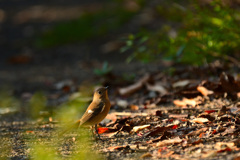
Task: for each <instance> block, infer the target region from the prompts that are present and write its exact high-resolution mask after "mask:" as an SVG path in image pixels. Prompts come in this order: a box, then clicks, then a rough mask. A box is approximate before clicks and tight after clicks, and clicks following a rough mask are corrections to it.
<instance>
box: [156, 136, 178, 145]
mask: <svg viewBox="0 0 240 160" xmlns="http://www.w3.org/2000/svg"><path fill="white" fill-rule="evenodd" d="M181 142H182V139H180V138H179V137H176V138H173V139H168V140H163V141H160V142H158V143H157V144H156V146H157V147H163V146H168V145H174V144H179V143H181Z"/></svg>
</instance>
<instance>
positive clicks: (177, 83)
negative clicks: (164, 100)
mask: <svg viewBox="0 0 240 160" xmlns="http://www.w3.org/2000/svg"><path fill="white" fill-rule="evenodd" d="M188 84H190V80H181V81H177V82H175V83H173V84H172V86H173V88H177V87H185V86H186V85H188Z"/></svg>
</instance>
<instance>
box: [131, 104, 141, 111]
mask: <svg viewBox="0 0 240 160" xmlns="http://www.w3.org/2000/svg"><path fill="white" fill-rule="evenodd" d="M130 108H131V111H137V110H139V107H138V106H137V105H133V104H132V105H130Z"/></svg>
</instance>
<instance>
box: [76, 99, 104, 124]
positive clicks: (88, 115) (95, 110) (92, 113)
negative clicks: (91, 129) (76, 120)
mask: <svg viewBox="0 0 240 160" xmlns="http://www.w3.org/2000/svg"><path fill="white" fill-rule="evenodd" d="M91 105H93V106H95V105H94V104H91ZM96 106H97V107H91V106H90V107H89V108H90V109H88V110H87V111H86V112H85V113H84V115H83V116H82V118H81V122H80V125H82V124H85V123H86V124H87V122H88V121H91V119H92V118H94V117H96V116H97V115H98V114H99V113H101V112H102V111H103V110H104V107H105V104H104V103H103V102H100V103H99V104H97V105H96Z"/></svg>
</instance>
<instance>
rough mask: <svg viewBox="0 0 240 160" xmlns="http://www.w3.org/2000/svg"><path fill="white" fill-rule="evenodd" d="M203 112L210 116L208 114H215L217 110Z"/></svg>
mask: <svg viewBox="0 0 240 160" xmlns="http://www.w3.org/2000/svg"><path fill="white" fill-rule="evenodd" d="M204 112H205V113H207V114H210V113H214V112H217V110H206V111H204Z"/></svg>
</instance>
